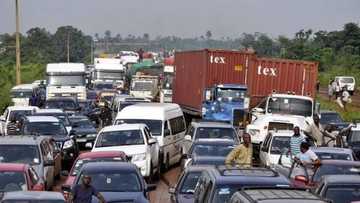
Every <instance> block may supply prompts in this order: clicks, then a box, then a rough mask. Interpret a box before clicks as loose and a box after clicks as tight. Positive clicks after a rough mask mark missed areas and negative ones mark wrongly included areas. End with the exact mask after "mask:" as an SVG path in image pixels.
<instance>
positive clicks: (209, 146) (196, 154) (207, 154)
mask: <svg viewBox="0 0 360 203" xmlns="http://www.w3.org/2000/svg"><path fill="white" fill-rule="evenodd" d="M235 144H236V142H235V141H234V140H230V139H197V140H195V141H194V142H193V144H192V145H191V147H190V149H189V151H188V153H187V154H185V155H183V159H182V166H183V167H187V166H188V165H196V164H208V165H211V164H212V163H213V164H214V165H219V164H220V165H224V163H225V158H226V156H227V155H228V154H229V153H230V152H231V150H233V149H234V147H235ZM215 163H219V164H215Z"/></svg>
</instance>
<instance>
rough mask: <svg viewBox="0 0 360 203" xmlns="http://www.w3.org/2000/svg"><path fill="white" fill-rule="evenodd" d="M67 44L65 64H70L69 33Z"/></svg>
mask: <svg viewBox="0 0 360 203" xmlns="http://www.w3.org/2000/svg"><path fill="white" fill-rule="evenodd" d="M66 41H67V44H66V47H67V62H68V63H69V62H70V42H69V41H70V34H69V31H68V33H67V40H66Z"/></svg>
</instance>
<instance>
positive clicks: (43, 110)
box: [36, 109, 65, 114]
mask: <svg viewBox="0 0 360 203" xmlns="http://www.w3.org/2000/svg"><path fill="white" fill-rule="evenodd" d="M36 113H37V114H41V113H65V112H64V111H63V110H62V109H39V110H37V111H36Z"/></svg>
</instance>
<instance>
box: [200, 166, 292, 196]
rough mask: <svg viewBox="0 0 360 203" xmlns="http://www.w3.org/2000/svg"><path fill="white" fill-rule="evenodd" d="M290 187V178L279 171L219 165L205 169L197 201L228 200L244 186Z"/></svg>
mask: <svg viewBox="0 0 360 203" xmlns="http://www.w3.org/2000/svg"><path fill="white" fill-rule="evenodd" d="M248 186H252V187H253V186H269V187H289V186H290V182H289V180H288V179H287V178H286V177H284V176H282V175H280V174H279V173H277V172H275V171H273V170H271V169H267V168H257V167H244V168H239V167H228V166H219V167H216V168H209V169H206V170H204V171H203V173H202V174H201V177H200V179H199V181H198V183H197V185H196V188H195V194H194V197H195V198H194V199H195V201H194V202H195V203H218V202H227V201H229V200H230V198H231V196H232V195H233V194H234V193H235V192H236V191H237V190H239V189H241V188H242V187H248Z"/></svg>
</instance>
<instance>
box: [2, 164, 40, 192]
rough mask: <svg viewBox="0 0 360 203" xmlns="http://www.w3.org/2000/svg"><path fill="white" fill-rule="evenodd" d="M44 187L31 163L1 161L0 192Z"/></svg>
mask: <svg viewBox="0 0 360 203" xmlns="http://www.w3.org/2000/svg"><path fill="white" fill-rule="evenodd" d="M44 189H45V188H44V184H43V183H42V182H41V180H40V178H39V176H38V175H37V174H36V172H35V170H34V169H33V168H32V167H31V166H30V165H28V164H21V163H0V192H11V191H21V190H23V191H25V190H38V191H42V190H44Z"/></svg>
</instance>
